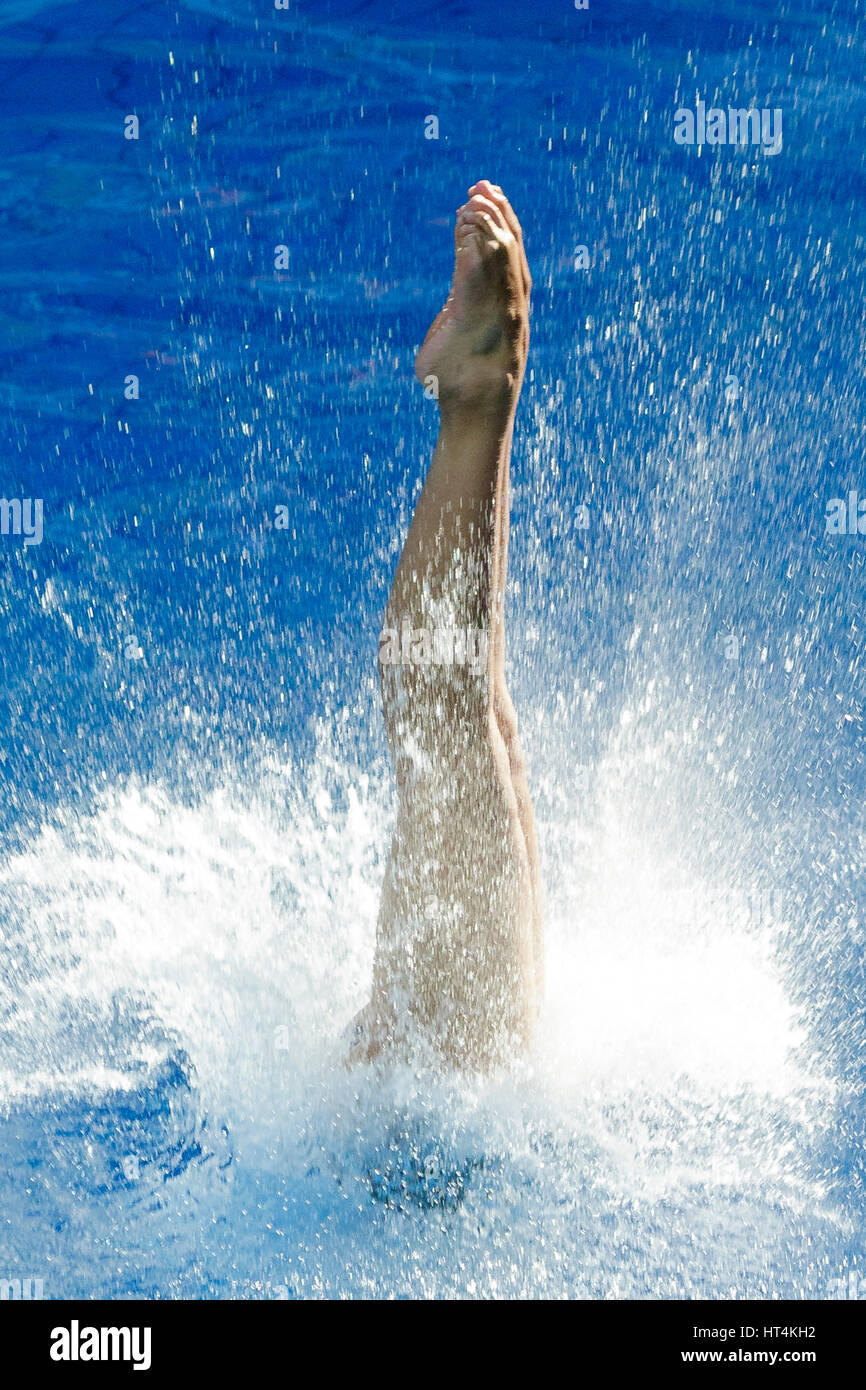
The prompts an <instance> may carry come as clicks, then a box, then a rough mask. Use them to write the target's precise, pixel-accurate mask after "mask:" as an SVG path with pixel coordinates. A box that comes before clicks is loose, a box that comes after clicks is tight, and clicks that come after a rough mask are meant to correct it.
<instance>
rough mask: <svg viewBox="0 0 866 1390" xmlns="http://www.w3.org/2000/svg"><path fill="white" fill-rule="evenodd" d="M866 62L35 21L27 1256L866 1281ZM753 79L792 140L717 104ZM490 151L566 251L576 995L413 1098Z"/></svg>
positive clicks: (556, 491) (401, 1278) (471, 1289)
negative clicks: (455, 226) (378, 973)
mask: <svg viewBox="0 0 866 1390" xmlns="http://www.w3.org/2000/svg"><path fill="white" fill-rule="evenodd" d="M863 73H864V34H863V27H862V23H861V19H860V7H859V6H857V5H855V4H854V3H849V2H848V0H845V2H844V3H838V4H833V5H829V6H815V5H812V4H808V3H805V0H796V2H795V3H789V4H785V5H777V6H775V7H774V9H773V13H770V12H769V11H768V10H767V7H766V6H762V5H758V4H757V3H755V0H749V3H733V0H724V3H722V4H720V5H715V6H712V7H706V6H704V5H703V4H701V3H698V0H678V2H676V0H670V2H669V3H666V4H661V3H646V2H645V0H642V3H640V4H637V3H631V0H628V3H626V0H607V3H604V4H602V3H601V0H598V3H597V0H590V5H589V8H588V9H587V10H586V11H578V10H576V9H574V8H573V7H571V8H569V6H568V5H567V4H566V3H564V0H563V3H561V4H554V3H550V4H545V5H543V6H535V7H531V6H520V7H514V9H513V10H512V9H511V8H509V7H503V6H502V5H501V4H499V3H498V0H497V3H495V4H494V3H492V0H470V2H469V3H466V4H463V3H457V2H456V0H446V3H432V4H430V5H427V6H422V7H418V6H408V5H406V6H401V5H398V4H396V3H393V4H384V3H381V0H370V3H347V2H340V0H335V3H332V4H328V3H321V4H318V3H314V0H310V3H293V4H292V7H291V8H290V9H288V10H276V9H275V8H273V7H269V5H268V3H267V0H260V3H253V0H222V2H221V0H185V3H179V4H176V5H175V4H173V5H161V4H157V3H152V4H141V5H133V4H132V3H130V2H129V0H92V2H91V0H89V2H88V4H87V5H74V4H58V3H42V0H4V3H3V4H2V5H0V152H2V159H0V180H2V182H0V215H2V237H0V284H2V290H3V294H2V305H0V322H2V338H0V350H2V369H3V370H2V380H0V393H2V395H0V399H2V407H3V409H2V428H3V430H4V433H5V438H4V441H3V450H2V458H0V495H3V496H4V497H6V498H7V499H8V498H15V497H17V498H30V499H36V498H41V499H43V504H44V538H43V540H42V543H41V544H39V545H32V546H25V545H24V544H23V541H22V538H21V537H15V536H13V535H4V536H0V624H2V626H0V777H2V789H3V795H2V800H0V943H2V966H0V1042H2V1046H0V1212H2V1218H3V1219H2V1222H0V1280H3V1279H14V1278H21V1279H23V1280H26V1279H37V1278H41V1279H42V1280H43V1281H44V1291H45V1296H46V1297H51V1298H63V1297H70V1296H82V1297H136V1296H139V1297H140V1296H145V1297H161V1298H170V1297H209V1298H210V1297H213V1298H231V1297H238V1298H287V1297H320V1296H326V1297H333V1296H351V1297H363V1296H372V1297H471V1298H486V1297H503V1296H520V1297H527V1298H533V1297H594V1298H666V1297H696V1296H711V1297H717V1298H731V1297H747V1296H757V1297H768V1298H777V1297H795V1298H824V1297H828V1296H829V1297H832V1296H835V1292H836V1291H838V1290H839V1289H840V1287H841V1286H840V1284H839V1283H838V1281H840V1280H842V1281H844V1283H845V1288H846V1289H848V1290H850V1289H851V1288H857V1287H858V1285H857V1282H856V1280H857V1279H858V1278H861V1277H862V1280H863V1282H861V1283H860V1284H859V1288H860V1290H861V1293H866V1270H864V1259H866V1249H864V1237H863V1229H864V1224H863V1208H864V1173H866V1163H864V1141H866V1104H864V1096H863V1085H864V1057H866V977H864V969H863V949H864V922H866V891H864V876H863V867H864V819H863V805H864V780H866V779H864V768H866V763H864V744H863V733H864V722H863V721H864V651H863V643H864V636H863V634H864V589H866V585H864V557H866V536H864V535H860V534H853V535H849V534H845V535H834V534H827V532H826V524H825V512H826V507H827V503H828V501H829V500H830V499H832V498H836V497H839V498H845V499H847V497H848V494H849V492H851V491H857V490H858V489H859V494H858V495H859V496H861V497H863V498H866V472H864V466H863V445H864V410H863V368H862V361H863V350H864V341H863V338H864V328H863V307H862V306H863V302H864V289H866V285H864V281H866V272H864V225H866V224H864V218H863V210H864V142H863V131H864V127H866V88H864V78H863ZM699 98H700V99H703V100H705V101H706V102H707V104H708V105H710V104H712V103H713V102H716V103H717V104H718V105H719V106H722V107H728V106H734V107H749V106H757V107H759V108H768V109H770V110H773V109H776V108H778V109H780V110H781V111H782V120H783V143H782V148H781V150H780V151H779V152H778V153H777V154H775V155H766V154H764V153H763V152H762V150H761V149H760V148H751V147H749V148H735V147H731V146H728V145H717V146H710V145H708V144H704V145H702V146H700V147H698V146H682V145H678V144H677V143H675V141H674V139H673V128H674V112H675V110H676V109H677V108H678V107H681V106H682V107H692V108H693V107H694V106H695V103H696V101H697V100H698V99H699ZM130 114H134V115H137V116H138V118H139V123H140V128H139V138H138V139H137V140H127V139H125V138H124V122H125V119H126V117H127V116H128V115H130ZM430 115H435V116H436V117H437V118H438V122H439V132H438V139H427V138H425V125H426V124H427V122H426V118H427V117H428V116H430ZM428 128H429V126H428ZM483 176H489V177H491V178H493V179H494V180H495V181H498V182H500V183H501V184H502V185H503V186H504V187H505V189H506V191H507V192H508V193H509V195H510V197H511V198H512V201H513V203H514V205H515V207H516V209H517V211H518V213H519V215H520V217H521V219H522V221H523V224H524V228H525V233H526V242H527V247H528V251H529V257H530V263H531V267H532V271H533V276H534V281H535V289H534V296H533V343H532V352H531V361H530V373H529V377H528V380H527V384H526V388H525V392H524V396H523V400H522V403H521V407H520V413H519V417H518V426H517V431H516V438H515V454H514V484H515V487H514V494H515V495H514V532H513V552H512V571H511V583H510V599H509V602H510V607H509V623H510V652H509V675H510V680H511V683H512V687H513V692H514V695H515V700H516V703H517V705H518V708H519V711H520V714H521V719H522V727H523V733H524V741H525V744H526V748H527V754H528V759H529V764H530V771H531V781H532V787H533V793H534V796H535V798H536V803H537V812H538V820H539V827H540V833H541V841H542V853H543V860H544V873H545V882H546V889H547V899H548V904H547V930H548V943H549V945H548V954H549V959H548V970H549V983H548V999H547V1005H546V1012H545V1018H544V1026H543V1030H542V1036H541V1039H540V1043H539V1048H538V1052H537V1055H536V1056H535V1057H534V1058H533V1059H532V1061H531V1062H529V1063H526V1064H525V1065H523V1066H522V1067H520V1068H518V1069H517V1070H516V1071H515V1072H514V1073H513V1074H510V1075H507V1076H501V1077H498V1078H495V1079H493V1080H490V1081H487V1082H485V1083H481V1082H470V1081H467V1080H465V1079H459V1078H442V1077H440V1078H438V1079H433V1078H425V1077H413V1076H411V1075H408V1074H400V1073H398V1074H395V1075H394V1076H393V1077H392V1078H391V1079H390V1081H389V1082H388V1083H387V1084H380V1083H377V1082H376V1081H375V1080H374V1079H373V1078H370V1077H368V1076H366V1075H365V1074H364V1073H363V1072H359V1073H356V1074H354V1075H349V1074H348V1073H346V1072H345V1071H344V1070H343V1069H342V1068H341V1067H340V1066H339V1065H338V1058H339V1055H340V1043H339V1038H340V1034H341V1031H342V1030H343V1028H344V1027H345V1026H346V1024H347V1022H348V1021H349V1019H350V1018H351V1017H352V1015H353V1013H354V1011H355V1010H356V1009H357V1008H358V1007H359V1006H360V1005H361V1004H362V1003H363V1002H364V1000H365V996H366V991H367V987H368V981H369V976H370V968H371V961H372V950H373V932H374V924H375V913H376V906H377V899H378V890H379V883H380V879H381V875H382V871H383V864H384V855H385V852H386V849H387V845H388V837H389V827H390V824H391V817H392V812H393V798H392V788H391V782H390V777H389V771H388V766H387V762H386V759H385V751H384V740H383V733H382V728H381V720H380V713H379V708H378V700H377V693H376V684H375V666H374V658H375V651H376V638H377V634H378V624H379V621H380V615H381V611H382V606H383V603H384V598H385V595H386V593H387V588H388V584H389V582H390V577H391V574H392V571H393V567H394V564H395V561H396V557H397V554H398V551H399V547H400V544H401V540H402V537H403V535H404V533H405V528H406V525H407V523H408V519H409V516H410V514H411V508H412V504H413V501H414V498H415V496H416V495H417V492H418V489H419V486H420V482H421V478H422V475H423V470H424V466H425V462H426V460H427V458H428V457H429V454H430V451H431V448H432V443H433V439H434V431H435V406H433V405H432V403H431V402H429V401H425V399H424V397H423V393H422V391H421V388H420V386H419V385H418V384H417V383H416V382H415V380H414V378H413V373H412V360H413V355H414V350H415V348H416V347H417V345H418V344H419V342H420V341H421V338H422V336H423V333H424V330H425V328H426V325H427V322H428V321H429V318H430V316H431V314H432V313H433V311H434V310H435V309H436V308H437V307H438V304H439V303H441V300H442V298H443V296H444V293H445V289H446V287H447V283H448V278H449V272H450V253H451V238H450V224H451V219H452V218H453V215H454V210H455V208H456V207H457V206H458V204H459V203H461V202H462V201H463V200H464V197H465V191H466V188H467V186H468V185H469V184H470V183H471V182H473V181H474V180H475V179H477V178H479V177H483ZM278 245H284V246H286V247H287V248H288V265H287V268H286V269H284V270H281V271H276V270H275V268H274V266H275V261H274V253H275V247H277V246H278ZM582 246H584V247H586V249H587V256H588V261H589V264H588V267H586V268H582V267H581V268H576V266H577V264H578V261H580V260H582V259H583V258H582V257H580V256H579V255H578V248H579V247H582ZM130 376H135V377H137V378H138V380H139V396H138V399H128V398H127V397H126V396H125V383H126V382H127V378H129V377H130ZM278 509H283V510H282V511H279V510H278ZM277 517H280V518H282V519H285V520H287V523H288V524H287V526H286V527H281V526H278V525H277V524H276V520H277ZM586 522H588V525H586V524H584V523H586ZM861 1270H864V1273H863V1275H862V1276H861V1275H860V1273H859V1271H861ZM852 1273H853V1274H854V1276H855V1278H854V1280H853V1281H852V1279H851V1278H850V1276H851V1274H852Z"/></svg>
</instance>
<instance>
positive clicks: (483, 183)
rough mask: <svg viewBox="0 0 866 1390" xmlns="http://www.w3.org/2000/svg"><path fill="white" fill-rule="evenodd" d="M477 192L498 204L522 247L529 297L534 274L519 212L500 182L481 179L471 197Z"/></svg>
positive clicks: (470, 191) (521, 258)
mask: <svg viewBox="0 0 866 1390" xmlns="http://www.w3.org/2000/svg"><path fill="white" fill-rule="evenodd" d="M475 193H478V194H481V196H482V197H484V198H485V199H487V200H488V201H490V202H492V203H494V204H495V205H496V207H497V208H498V209H499V211H500V213H501V214H502V217H503V218H504V220H505V223H506V226H507V227H508V229H509V231H510V232H511V233H512V235H513V236H514V237H515V239H516V241H517V244H518V246H519V248H520V261H521V268H522V275H523V289H524V293H525V294H526V296H527V298H528V297H529V292H530V290H531V289H532V276H531V275H530V273H529V262H528V261H527V259H526V249H525V247H524V244H523V229H522V227H521V225H520V222H519V221H518V219H517V214H516V213H515V211H514V209H513V208H512V206H511V204H510V203H509V201H508V199H507V198H506V196H505V194H504V193H503V192H502V189H501V188H500V187H499V184H498V183H491V182H490V180H489V179H479V181H478V183H475V184H473V185H472V187H471V188H470V189H469V195H470V197H472V195H473V194H475Z"/></svg>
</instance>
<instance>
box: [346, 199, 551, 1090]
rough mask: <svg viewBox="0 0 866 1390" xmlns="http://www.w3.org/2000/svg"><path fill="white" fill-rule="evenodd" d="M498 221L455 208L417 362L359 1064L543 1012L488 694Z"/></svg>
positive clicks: (500, 568) (447, 1049)
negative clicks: (445, 279)
mask: <svg viewBox="0 0 866 1390" xmlns="http://www.w3.org/2000/svg"><path fill="white" fill-rule="evenodd" d="M478 187H479V186H476V188H478ZM488 187H492V186H488ZM500 196H501V195H500ZM502 201H504V200H502ZM508 212H509V213H510V209H509V210H508ZM510 220H513V221H515V222H516V219H514V218H513V213H510V219H509V217H507V216H506V215H505V212H504V210H503V207H502V205H501V201H500V198H497V197H486V196H484V194H482V193H480V192H478V191H476V192H475V194H474V195H473V196H472V198H471V199H470V202H469V204H467V206H466V207H465V208H464V209H463V210H461V213H460V215H459V217H458V224H457V232H456V264H455V277H454V283H453V286H452V292H451V295H450V296H449V299H448V302H447V304H446V306H445V309H444V310H443V312H442V314H440V315H439V316H438V317H437V319H436V320H435V322H434V325H433V327H432V328H431V330H430V333H429V334H428V336H427V339H426V340H425V343H424V346H423V348H422V350H421V352H420V353H419V356H418V361H417V364H416V370H417V372H418V375H419V377H420V378H421V379H422V380H426V379H427V378H429V376H430V375H433V376H435V377H436V378H437V384H438V395H439V402H440V409H441V428H440V434H439V439H438V442H437V445H436V449H435V452H434V455H433V461H432V464H431V467H430V471H429V474H428V477H427V480H426V482H425V485H424V488H423V490H422V493H421V496H420V498H419V501H418V505H417V508H416V511H415V515H414V517H413V520H412V524H411V526H410V530H409V535H408V537H407V540H406V544H405V546H404V549H403V553H402V555H401V558H400V562H399V565H398V567H397V573H396V575H395V578H394V584H393V587H392V590H391V594H390V597H389V600H388V605H387V609H386V618H385V625H384V631H383V643H382V646H381V647H380V661H381V676H382V692H383V705H384V711H385V723H386V729H387V733H388V739H389V745H390V748H391V751H392V754H393V756H394V760H395V765H396V770H397V783H398V793H399V809H398V822H397V829H396V832H395V837H394V844H393V847H392V853H391V859H390V861H389V865H388V870H387V873H386V880H385V885H384V888H383V894H382V904H381V910H380V917H379V924H378V935H377V953H376V965H375V969H374V989H373V997H372V1000H371V1005H370V1007H369V1008H368V1010H367V1011H365V1017H364V1024H363V1030H362V1031H363V1036H362V1037H360V1038H359V1039H358V1045H357V1047H356V1050H355V1055H356V1056H372V1055H375V1054H376V1053H377V1052H378V1051H380V1050H381V1049H382V1048H383V1047H385V1046H387V1045H388V1043H392V1044H398V1043H399V1042H400V1041H401V1040H402V1039H404V1038H405V1037H406V1036H407V1035H408V1034H409V1033H411V1032H412V1031H415V1030H417V1031H418V1032H420V1033H421V1034H423V1035H424V1036H425V1037H426V1038H427V1040H428V1041H429V1042H431V1043H432V1045H433V1047H434V1048H435V1049H436V1050H437V1051H439V1052H440V1054H443V1055H444V1056H445V1057H446V1058H447V1059H448V1060H449V1061H452V1062H455V1063H458V1064H465V1065H479V1066H484V1065H487V1064H489V1063H492V1062H493V1061H495V1060H498V1059H499V1058H501V1057H502V1056H503V1055H505V1053H506V1052H507V1051H508V1050H509V1049H510V1048H511V1047H514V1046H515V1045H519V1044H520V1043H523V1042H526V1041H528V1039H529V1037H530V1035H531V1032H532V1027H533V1024H534V1021H535V1015H536V1011H537V970H536V940H535V938H536V923H535V911H534V890H533V871H532V866H531V864H530V857H529V854H528V852H527V837H526V833H525V830H524V821H525V818H526V814H527V812H528V814H529V816H530V818H531V807H530V806H529V801H528V792H526V793H524V795H525V805H524V806H523V807H521V805H520V800H519V797H518V794H517V792H516V790H515V786H514V782H513V779H512V768H511V757H510V756H509V748H508V746H507V744H506V740H505V738H503V733H502V730H501V728H500V723H499V719H500V716H502V717H503V718H505V720H506V723H508V720H507V714H508V711H507V708H506V707H505V706H504V704H503V701H502V699H501V698H498V694H497V692H499V691H500V688H501V690H502V692H504V686H503V685H501V674H500V672H499V671H498V669H497V663H498V661H499V660H501V658H500V657H498V656H497V648H498V646H499V645H500V636H499V635H498V634H500V633H501V629H502V598H503V590H504V574H505V557H504V552H503V546H504V541H505V539H506V537H507V531H506V529H505V526H504V510H505V509H506V508H507V504H508V462H509V451H510V444H511V430H512V423H513V418H514V411H515V409H516V405H517V398H518V395H519V391H520V385H521V382H522V378H523V370H524V365H525V360H526V349H527V344H528V288H529V283H528V272H526V270H525V258H524V256H523V252H522V247H521V245H520V242H519V241H518V239H517V237H516V236H515V234H514V230H513V227H512V226H511V225H510ZM449 634H450V635H451V639H452V648H451V656H450V657H448V656H447V649H448V641H447V639H448V635H449ZM472 634H474V636H470V635H472ZM482 637H483V639H484V640H483V641H482V640H481V639H482ZM443 639H445V640H444V641H443ZM458 642H459V644H460V648H461V650H460V654H459V655H458V653H457V650H456V645H457V643H458ZM443 650H445V651H446V658H445V659H444V660H443V659H442V656H443ZM509 735H510V726H509ZM512 742H513V741H512ZM512 756H513V754H512ZM533 847H534V842H533Z"/></svg>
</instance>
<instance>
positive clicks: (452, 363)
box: [415, 179, 532, 406]
mask: <svg viewBox="0 0 866 1390" xmlns="http://www.w3.org/2000/svg"><path fill="white" fill-rule="evenodd" d="M454 247H455V258H454V279H453V281H452V284H451V291H450V293H449V295H448V298H447V300H446V302H445V306H444V308H443V309H442V310H441V312H440V313H439V314H437V316H436V318H435V319H434V320H433V323H432V324H431V325H430V328H429V330H428V332H427V336H426V338H425V339H424V343H423V345H422V347H421V350H420V352H419V353H418V356H417V357H416V359H415V375H416V376H417V377H418V380H419V381H421V382H423V383H424V384H425V385H428V386H429V385H431V383H430V381H429V378H430V377H434V378H435V393H436V394H437V396H438V399H439V401H440V403H441V404H442V405H443V406H447V405H448V404H450V403H452V402H453V403H455V404H467V405H470V404H471V405H478V404H482V403H484V402H494V403H500V402H504V403H508V404H511V403H512V402H516V400H517V396H518V394H519V392H520V385H521V382H522V380H523V371H524V367H525V365H526V354H527V350H528V347H529V292H530V289H531V287H532V280H531V278H530V274H529V267H528V265H527V263H526V254H525V252H524V249H523V233H522V231H521V229H520V223H519V222H518V220H517V218H516V217H515V215H514V212H513V210H512V208H511V204H510V203H509V202H508V199H507V198H506V197H505V194H504V193H503V192H502V189H501V188H499V187H498V186H497V185H495V184H492V183H490V182H489V181H488V180H487V179H481V181H480V182H479V183H476V184H473V186H472V187H471V188H470V190H469V201H468V203H465V204H464V206H463V207H462V208H460V209H459V211H458V214H457V225H456V227H455V229H454Z"/></svg>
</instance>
